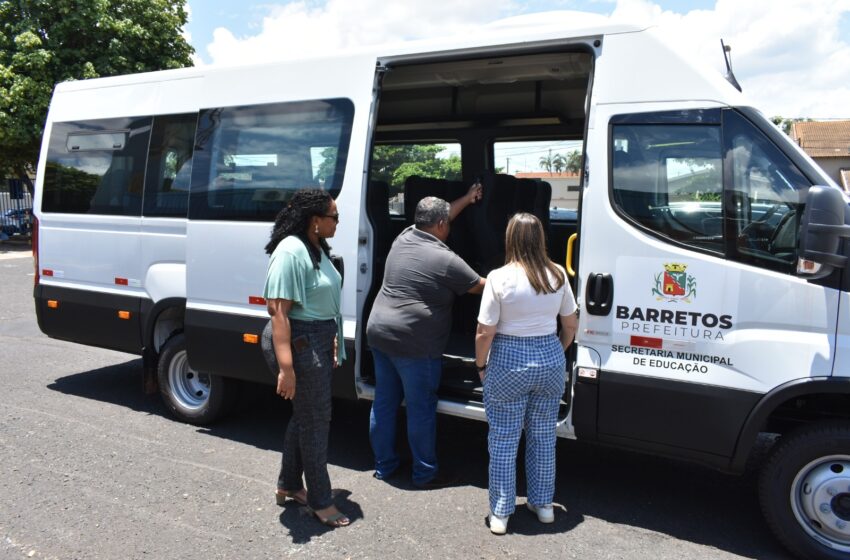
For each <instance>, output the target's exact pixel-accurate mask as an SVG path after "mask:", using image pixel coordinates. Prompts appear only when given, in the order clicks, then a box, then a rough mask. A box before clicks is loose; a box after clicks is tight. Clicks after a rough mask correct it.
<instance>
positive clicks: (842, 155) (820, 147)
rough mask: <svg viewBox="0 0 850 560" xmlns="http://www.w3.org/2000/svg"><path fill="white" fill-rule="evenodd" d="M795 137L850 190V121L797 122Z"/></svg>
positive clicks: (798, 142)
mask: <svg viewBox="0 0 850 560" xmlns="http://www.w3.org/2000/svg"><path fill="white" fill-rule="evenodd" d="M791 138H792V139H793V140H794V141H795V142H797V144H798V145H799V146H800V147H801V148H803V150H804V151H805V152H806V153H807V154H809V156H810V157H811V158H812V159H813V160H815V161H816V162H817V163H818V165H820V166H821V167H822V168H823V170H824V171H826V173H827V175H829V176H830V177H831V178H832V179H833V180H834V181H835V182H836V183H838V184H839V185H841V187H842V188H843V189H844V190H845V191H848V192H850V120H847V121H809V122H795V123H794V124H793V125H791Z"/></svg>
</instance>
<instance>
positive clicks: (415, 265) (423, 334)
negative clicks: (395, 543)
mask: <svg viewBox="0 0 850 560" xmlns="http://www.w3.org/2000/svg"><path fill="white" fill-rule="evenodd" d="M480 197H481V186H480V185H479V184H477V183H476V184H475V185H473V186H472V188H470V189H469V192H467V194H466V195H465V196H463V197H461V198H459V199H458V200H456V201H454V202H453V203H452V204H451V205H450V204H449V203H448V202H446V201H445V200H442V199H440V198H436V197H433V196H431V197H427V198H423V199H422V200H421V201H420V202H419V204H418V205H417V206H416V215H415V217H414V224H415V225H413V226H411V227H409V228H407V229H406V230H404V231H403V232H401V234H399V236H398V237H397V238H396V240H395V241H394V242H393V246H392V248H391V249H390V253H389V255H388V256H387V262H386V268H385V271H384V282H383V284H382V285H381V291H380V292H379V293H378V296H377V298H376V299H375V304H374V306H373V307H372V314H371V315H370V316H369V322H368V324H367V326H366V336H367V337H368V341H369V346H370V347H371V349H372V355H373V356H374V358H375V400H374V401H373V402H372V413H371V416H370V419H369V439H370V441H371V443H372V450H373V451H374V453H375V474H374V476H375V478H378V479H381V480H383V479H386V478H389V477H390V476H392V475H393V474H394V473H395V471H396V470H397V469H398V467H399V457H398V453H397V452H396V449H395V427H396V414H397V412H398V408H399V406H400V405H401V401H402V399H404V400H405V401H406V405H407V439H408V442H409V444H410V451H411V454H412V455H413V484H414V485H415V486H417V487H419V488H438V487H440V486H444V485H445V484H446V482H447V481H446V480H445V479H444V477H440V476H438V474H437V473H438V465H437V453H436V426H437V418H436V416H437V389H438V388H439V386H440V376H441V374H442V355H443V350H444V349H445V346H446V342H447V341H448V338H449V334H450V329H451V323H452V305H453V304H454V299H455V296H456V295H461V294H464V293H470V294H479V293H481V291H482V290H483V289H484V282H485V280H484V278H481V277H480V276H479V275H478V273H476V272H475V271H474V270H472V268H470V266H469V265H468V264H466V263H465V262H464V261H463V259H461V258H460V257H459V256H457V255H456V254H455V253H454V252H452V250H451V249H449V248H448V247H447V246H446V244H445V241H446V239H448V236H449V230H450V222H451V220H452V219H453V218H454V217H455V216H457V215H458V214H459V213H460V212H461V211H462V210H463V209H464V208H466V206H468V205H469V204H473V203H475V202H476V201H477V200H479V199H480Z"/></svg>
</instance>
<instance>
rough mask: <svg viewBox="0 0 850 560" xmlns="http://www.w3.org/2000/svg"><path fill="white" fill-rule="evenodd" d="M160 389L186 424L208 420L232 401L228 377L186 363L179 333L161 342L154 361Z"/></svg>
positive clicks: (231, 390)
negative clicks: (156, 359)
mask: <svg viewBox="0 0 850 560" xmlns="http://www.w3.org/2000/svg"><path fill="white" fill-rule="evenodd" d="M157 379H158V381H159V390H160V395H161V396H162V400H163V401H164V402H165V406H166V407H168V410H169V412H171V414H172V415H174V416H175V417H176V418H178V419H179V420H182V421H183V422H188V423H189V424H198V425H203V424H210V423H212V422H214V421H215V420H216V419H218V418H219V417H221V416H223V415H224V414H225V413H226V412H227V410H228V409H229V407H230V403H231V402H232V401H233V398H234V395H233V392H234V391H233V389H234V384H233V383H232V382H231V380H230V379H226V378H224V377H220V376H218V375H213V374H211V373H204V372H199V371H195V370H194V369H192V368H191V367H189V356H188V354H187V352H186V337H185V336H184V335H183V333H178V334H176V335H174V336H172V337H171V338H169V339H168V341H167V342H166V343H165V344H164V345H163V347H162V350H161V351H160V355H159V363H158V364H157Z"/></svg>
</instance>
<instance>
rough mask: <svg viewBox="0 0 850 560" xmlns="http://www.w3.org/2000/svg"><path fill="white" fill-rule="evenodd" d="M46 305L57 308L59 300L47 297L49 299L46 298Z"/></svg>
mask: <svg viewBox="0 0 850 560" xmlns="http://www.w3.org/2000/svg"><path fill="white" fill-rule="evenodd" d="M47 307H48V308H49V309H58V308H59V301H58V300H55V299H49V300H47Z"/></svg>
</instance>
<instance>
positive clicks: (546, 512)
mask: <svg viewBox="0 0 850 560" xmlns="http://www.w3.org/2000/svg"><path fill="white" fill-rule="evenodd" d="M525 505H526V506H528V509H530V510H531V512H532V513H536V514H537V519H538V521H540V522H541V523H552V522H554V521H555V510H554V508H552V504H549V505H548V506H535V505H533V504H532V503H531V502H526V504H525Z"/></svg>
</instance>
